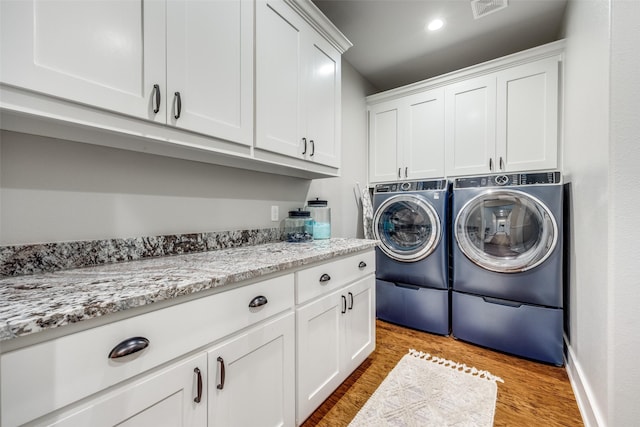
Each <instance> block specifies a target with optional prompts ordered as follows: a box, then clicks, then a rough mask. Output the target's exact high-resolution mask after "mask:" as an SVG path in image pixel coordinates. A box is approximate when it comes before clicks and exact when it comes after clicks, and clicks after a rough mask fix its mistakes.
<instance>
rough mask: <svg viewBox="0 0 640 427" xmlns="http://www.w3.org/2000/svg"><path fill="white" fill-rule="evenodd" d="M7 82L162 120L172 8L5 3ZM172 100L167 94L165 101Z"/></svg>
mask: <svg viewBox="0 0 640 427" xmlns="http://www.w3.org/2000/svg"><path fill="white" fill-rule="evenodd" d="M0 8H1V13H0V16H1V18H0V19H1V25H0V28H1V30H0V31H1V33H0V35H1V37H0V51H1V52H2V61H1V65H0V79H1V80H2V82H3V83H6V84H9V85H14V86H18V87H22V88H25V89H29V90H33V91H36V92H40V93H45V94H48V95H53V96H56V97H60V98H63V99H68V100H72V101H76V102H80V103H83V104H88V105H92V106H96V107H100V108H105V109H109V110H113V111H118V112H121V113H123V114H127V115H132V116H136V117H141V118H144V119H149V120H154V121H160V122H164V121H165V114H164V106H162V105H161V106H160V107H159V109H158V111H157V112H154V109H155V105H154V103H153V98H154V85H158V86H157V87H158V88H159V90H161V91H164V89H165V87H166V85H165V4H164V2H160V1H142V0H131V1H118V2H110V1H89V2H87V1H71V0H60V1H55V0H50V1H43V0H40V1H38V0H24V1H3V2H2V3H1V5H0ZM163 95H164V94H163Z"/></svg>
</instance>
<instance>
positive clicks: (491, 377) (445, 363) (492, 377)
mask: <svg viewBox="0 0 640 427" xmlns="http://www.w3.org/2000/svg"><path fill="white" fill-rule="evenodd" d="M409 354H410V355H412V356H414V357H417V358H418V359H424V360H427V361H430V362H433V363H437V364H438V365H442V366H447V367H450V368H451V369H455V370H458V371H460V372H464V373H467V374H471V375H473V376H476V377H478V378H484V379H487V380H489V381H494V382H496V381H499V382H501V383H504V380H503V379H502V378H500V377H499V376H496V375H493V374H492V373H490V372H489V371H482V370H479V369H476V368H474V367H469V366H467V365H465V364H464V363H457V362H454V361H452V360H447V359H443V358H441V357H436V356H432V355H431V354H429V353H425V352H423V351H418V350H415V349H413V348H411V349H409Z"/></svg>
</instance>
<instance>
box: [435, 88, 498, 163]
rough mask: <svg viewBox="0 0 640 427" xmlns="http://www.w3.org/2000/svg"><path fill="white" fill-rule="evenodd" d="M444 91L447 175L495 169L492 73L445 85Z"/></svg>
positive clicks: (494, 110)
mask: <svg viewBox="0 0 640 427" xmlns="http://www.w3.org/2000/svg"><path fill="white" fill-rule="evenodd" d="M445 93H446V95H445V96H446V101H445V102H446V114H445V116H446V120H445V122H446V147H447V148H446V149H447V154H446V165H447V167H446V170H447V175H465V174H474V173H483V172H491V171H495V170H496V169H495V165H494V161H495V160H494V157H495V154H494V153H495V144H496V78H495V75H489V76H483V77H478V78H474V79H470V80H466V81H463V82H460V83H456V84H453V85H451V86H447V88H446V92H445Z"/></svg>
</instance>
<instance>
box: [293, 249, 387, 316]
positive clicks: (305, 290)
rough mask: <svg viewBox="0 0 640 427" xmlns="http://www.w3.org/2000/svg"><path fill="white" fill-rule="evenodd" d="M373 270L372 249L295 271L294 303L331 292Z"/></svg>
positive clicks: (374, 268) (374, 263) (373, 257)
mask: <svg viewBox="0 0 640 427" xmlns="http://www.w3.org/2000/svg"><path fill="white" fill-rule="evenodd" d="M375 271H376V258H375V251H373V250H371V251H366V252H361V253H359V254H357V255H352V256H349V257H347V258H342V259H339V260H337V261H331V262H327V263H325V264H321V265H318V266H316V267H311V268H308V269H306V270H302V271H299V272H297V273H296V304H302V303H304V302H306V301H309V300H310V299H312V298H315V297H318V296H320V295H323V294H326V293H328V292H331V291H333V290H335V289H338V288H339V287H341V286H344V285H346V284H347V283H350V282H352V281H354V280H357V279H359V278H360V277H364V276H366V275H367V274H373V273H374V272H375ZM325 275H326V276H325Z"/></svg>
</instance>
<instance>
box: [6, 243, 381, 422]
mask: <svg viewBox="0 0 640 427" xmlns="http://www.w3.org/2000/svg"><path fill="white" fill-rule="evenodd" d="M374 273H375V253H374V251H373V250H368V251H363V252H360V253H357V254H355V255H350V256H343V257H338V258H334V259H333V260H331V261H328V262H325V263H322V264H317V265H315V266H312V267H309V268H306V269H303V270H300V271H298V272H296V273H295V274H294V273H289V274H283V275H281V276H277V277H273V278H270V279H267V280H263V281H260V282H257V283H252V284H247V285H244V286H238V287H236V288H233V289H230V290H227V291H221V292H219V293H215V294H213V295H208V296H205V297H202V298H198V299H194V300H190V301H186V302H183V303H180V304H175V305H172V306H169V307H165V308H162V309H159V310H154V311H150V312H146V313H143V314H139V315H137V316H133V317H129V318H126V319H122V320H119V321H114V322H110V323H106V324H103V325H101V326H97V327H94V328H91V329H86V330H82V331H79V332H75V333H72V334H68V335H64V336H61V337H58V338H54V339H50V340H45V341H42V342H40V343H36V344H33V345H27V346H24V347H21V348H17V349H15V350H12V351H5V352H3V353H1V354H0V425H2V426H3V427H16V426H30V427H36V426H38V427H42V426H57V427H86V426H91V427H101V426H104V427H110V426H115V425H117V426H122V427H148V426H153V427H158V426H160V427H163V426H166V427H204V426H209V427H218V426H221V427H235V426H237V427H249V426H250V427H275V426H289V427H290V426H294V425H296V424H300V423H301V422H302V421H304V420H305V419H306V418H307V417H308V416H309V415H310V414H311V412H313V411H314V410H315V409H316V408H317V407H318V406H319V405H320V404H321V403H322V401H323V400H324V399H326V398H327V397H328V396H329V395H330V394H331V393H332V392H333V391H334V390H335V389H336V388H337V387H338V386H339V385H340V383H341V382H342V381H344V380H345V379H346V378H347V376H348V375H349V374H351V373H352V372H353V370H355V368H356V367H357V366H358V365H359V364H360V363H362V361H364V359H365V358H366V357H367V356H369V354H371V352H372V351H373V350H374V347H375V323H374V322H375V295H374V292H375V278H374ZM296 303H297V304H298V305H297V306H296ZM294 308H295V311H294ZM132 349H133V350H135V351H132ZM114 356H117V357H114ZM296 411H297V412H296Z"/></svg>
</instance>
